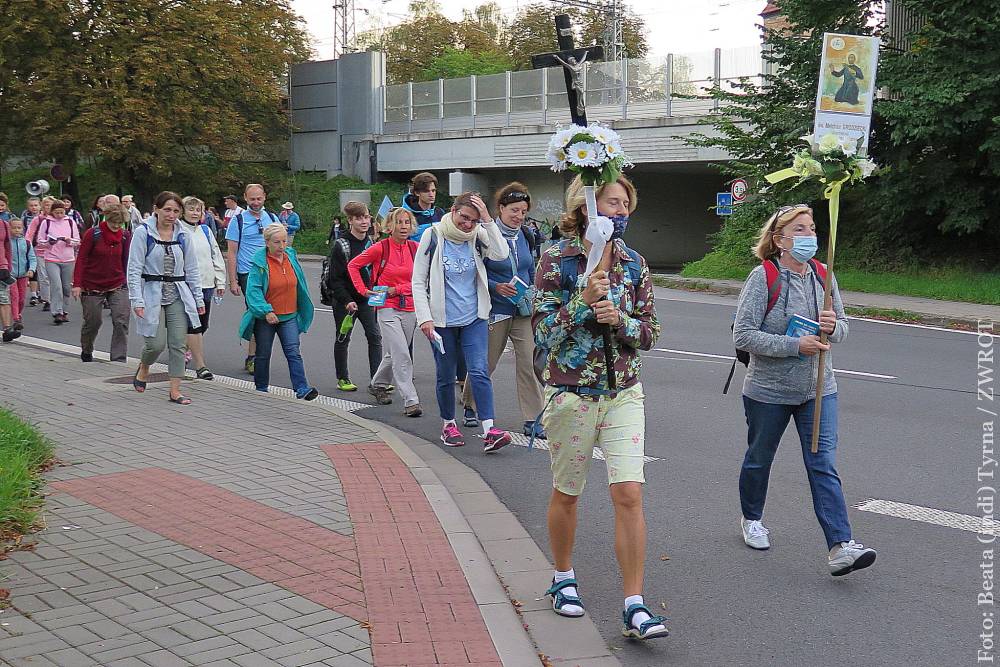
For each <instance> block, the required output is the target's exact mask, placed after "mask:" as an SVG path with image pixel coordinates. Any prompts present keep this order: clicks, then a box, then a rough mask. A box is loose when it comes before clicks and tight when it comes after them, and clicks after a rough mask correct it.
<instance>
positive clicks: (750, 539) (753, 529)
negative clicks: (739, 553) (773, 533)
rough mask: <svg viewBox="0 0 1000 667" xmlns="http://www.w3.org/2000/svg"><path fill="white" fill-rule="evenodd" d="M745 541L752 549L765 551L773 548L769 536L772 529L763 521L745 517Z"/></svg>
mask: <svg viewBox="0 0 1000 667" xmlns="http://www.w3.org/2000/svg"><path fill="white" fill-rule="evenodd" d="M742 524H743V541H744V542H746V544H747V546H748V547H750V548H751V549H759V550H761V551H764V550H765V549H770V548H771V540H770V539H769V538H768V534H770V531H769V530H768V529H767V528H765V527H764V524H763V522H761V521H751V520H750V519H743V520H742Z"/></svg>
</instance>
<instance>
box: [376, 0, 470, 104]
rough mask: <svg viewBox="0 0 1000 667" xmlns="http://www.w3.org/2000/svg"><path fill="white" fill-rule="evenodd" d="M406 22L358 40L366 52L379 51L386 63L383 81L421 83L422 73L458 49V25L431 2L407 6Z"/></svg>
mask: <svg viewBox="0 0 1000 667" xmlns="http://www.w3.org/2000/svg"><path fill="white" fill-rule="evenodd" d="M409 13H410V15H411V16H412V18H410V19H409V20H408V21H404V22H402V23H399V24H396V25H394V26H392V27H391V28H388V29H386V30H382V31H375V32H369V33H365V34H362V35H360V36H359V38H358V43H359V45H360V46H361V47H362V48H365V49H367V50H369V51H381V52H383V53H384V54H385V59H386V81H388V83H391V84H394V83H406V82H407V81H423V80H426V79H424V78H422V77H423V73H424V71H425V70H427V68H429V67H430V66H431V63H433V62H434V60H435V59H437V58H440V57H441V56H443V55H444V54H445V51H446V50H447V49H449V48H457V47H459V46H461V42H460V40H459V32H458V24H457V23H455V22H454V21H452V20H451V19H449V18H448V17H446V16H445V15H444V14H442V13H441V9H440V6H439V5H438V4H437V2H434V1H433V0H413V1H411V2H410V7H409Z"/></svg>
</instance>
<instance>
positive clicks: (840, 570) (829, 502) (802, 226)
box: [733, 204, 875, 576]
mask: <svg viewBox="0 0 1000 667" xmlns="http://www.w3.org/2000/svg"><path fill="white" fill-rule="evenodd" d="M816 247H817V243H816V225H815V223H814V222H813V216H812V209H811V208H809V207H808V206H807V205H805V204H796V205H794V206H785V207H782V208H780V209H778V210H777V211H776V212H775V213H774V214H773V215H772V216H771V217H770V218H768V220H767V222H766V223H765V224H764V227H763V228H762V229H761V232H760V237H759V239H758V242H757V247H756V254H757V257H758V258H760V260H761V262H762V264H761V265H760V266H758V267H757V268H755V269H754V270H753V271H751V272H750V275H749V277H748V278H747V281H746V283H745V284H744V286H743V291H742V292H741V293H740V300H739V305H738V306H737V311H736V322H735V324H734V326H733V342H734V343H735V344H736V348H737V349H739V350H745V351H747V352H749V353H750V364H749V366H748V368H747V375H746V380H745V381H744V383H743V407H744V411H745V413H746V419H747V427H748V432H747V444H748V448H747V452H746V455H745V456H744V458H743V467H742V469H741V471H740V504H741V505H742V510H743V520H742V527H743V540H744V542H746V544H747V546H749V547H751V548H753V549H767V548H769V547H770V539H769V537H768V530H767V528H765V527H764V524H763V522H762V519H763V515H764V501H765V499H766V496H767V484H768V478H769V477H770V473H771V463H772V461H773V460H774V455H775V452H776V451H777V449H778V443H779V442H780V441H781V436H782V434H783V433H784V432H785V428H786V427H787V426H788V421H789V419H794V420H795V427H796V429H797V430H798V434H799V440H800V441H801V444H802V456H803V458H804V459H805V464H806V473H807V475H808V477H809V488H810V490H811V491H812V498H813V509H814V510H815V512H816V518H817V519H819V523H820V526H821V527H822V528H823V534H824V535H825V536H826V542H827V548H828V549H829V550H830V552H829V556H828V559H827V560H828V564H829V568H830V573H831V574H832V575H833V576H841V575H844V574H848V573H849V572H852V571H854V570H860V569H862V568H865V567H868V566H869V565H871V564H872V563H874V562H875V550H874V549H871V548H868V547H865V546H864V545H862V544H859V543H857V542H855V541H854V540H853V539H851V524H850V522H849V521H848V518H847V504H846V502H845V501H844V491H843V488H842V487H841V483H840V477H839V476H838V475H837V470H836V465H835V464H836V454H837V381H836V378H835V377H834V372H833V360H832V355H830V354H826V355H825V367H826V368H825V380H824V385H823V409H822V414H821V419H820V433H819V451H818V452H817V453H816V454H813V453H812V452H811V442H812V424H813V407H814V405H815V402H816V398H815V396H816V375H817V370H818V365H817V362H818V356H817V354H818V353H819V352H820V350H823V351H828V350H829V349H830V343H842V342H844V340H846V339H847V332H848V324H847V316H846V315H845V314H844V304H843V302H842V301H841V299H840V292H839V290H838V289H837V281H836V279H835V278H834V277H833V276H827V274H826V267H825V266H823V265H822V264H820V263H819V262H818V261H816V260H815V259H813V256H814V255H815V254H816ZM827 279H829V280H832V281H833V285H832V296H833V310H822V305H823V296H824V284H825V281H826V280H827ZM795 315H798V316H800V317H803V318H807V319H809V320H813V321H814V322H817V323H818V324H819V327H820V329H822V331H824V332H825V333H826V334H827V336H828V339H827V340H828V341H829V343H823V342H821V340H820V337H819V336H818V335H803V336H794V335H788V332H789V326H788V325H789V320H791V319H792V317H793V316H795Z"/></svg>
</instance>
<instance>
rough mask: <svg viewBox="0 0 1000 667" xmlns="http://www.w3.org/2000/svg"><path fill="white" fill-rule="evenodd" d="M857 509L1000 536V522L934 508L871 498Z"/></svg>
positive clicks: (857, 506) (858, 505) (859, 504)
mask: <svg viewBox="0 0 1000 667" xmlns="http://www.w3.org/2000/svg"><path fill="white" fill-rule="evenodd" d="M855 507H856V508H857V509H859V510H861V511H862V512H874V513H875V514H884V515H886V516H894V517H896V518H897V519H907V520H908V521H920V522H922V523H930V524H933V525H935V526H944V527H946V528H955V529H957V530H965V531H968V532H970V533H980V534H983V535H993V536H998V535H1000V521H994V520H993V519H988V518H985V517H981V516H971V515H969V514H958V513H957V512H946V511H944V510H938V509H934V508H933V507H922V506H920V505H910V504H908V503H897V502H895V501H892V500H880V499H878V498H869V499H868V500H865V501H863V502H860V503H858V504H857V505H855Z"/></svg>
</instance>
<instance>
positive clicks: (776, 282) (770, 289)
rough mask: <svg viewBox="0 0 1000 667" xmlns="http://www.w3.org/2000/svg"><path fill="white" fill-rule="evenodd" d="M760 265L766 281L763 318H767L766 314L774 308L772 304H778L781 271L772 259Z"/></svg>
mask: <svg viewBox="0 0 1000 667" xmlns="http://www.w3.org/2000/svg"><path fill="white" fill-rule="evenodd" d="M762 264H763V265H764V277H765V279H766V280H767V309H766V310H765V311H764V317H767V314H768V313H770V312H771V309H772V308H774V304H776V303H778V297H779V296H781V269H780V268H779V267H778V262H777V261H775V260H774V259H769V260H766V261H764V262H762Z"/></svg>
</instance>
